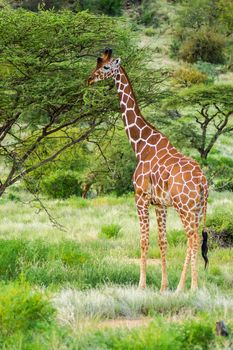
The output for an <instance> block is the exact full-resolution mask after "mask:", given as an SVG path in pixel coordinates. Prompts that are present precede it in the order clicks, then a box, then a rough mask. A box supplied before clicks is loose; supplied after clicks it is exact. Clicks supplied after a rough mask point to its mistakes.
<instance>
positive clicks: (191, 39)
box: [178, 28, 225, 64]
mask: <svg viewBox="0 0 233 350" xmlns="http://www.w3.org/2000/svg"><path fill="white" fill-rule="evenodd" d="M224 47H225V40H224V37H223V36H222V35H221V34H218V33H216V32H214V31H213V29H211V28H201V29H199V30H198V31H195V32H192V34H191V35H190V36H188V37H187V38H186V39H185V40H184V42H183V43H182V44H181V47H180V49H179V53H178V56H179V58H181V59H183V60H184V61H186V62H189V63H194V62H197V61H200V60H202V61H205V62H210V63H215V64H222V63H224V61H225V58H224Z"/></svg>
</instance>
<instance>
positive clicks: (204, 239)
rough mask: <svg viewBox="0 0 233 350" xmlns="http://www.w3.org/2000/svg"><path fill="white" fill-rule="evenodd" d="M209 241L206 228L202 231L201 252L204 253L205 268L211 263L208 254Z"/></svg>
mask: <svg viewBox="0 0 233 350" xmlns="http://www.w3.org/2000/svg"><path fill="white" fill-rule="evenodd" d="M207 241H208V233H207V231H206V230H203V231H202V245H201V254H202V257H203V259H204V260H205V269H206V268H207V265H208V263H209V259H208V256H207V253H208V244H207Z"/></svg>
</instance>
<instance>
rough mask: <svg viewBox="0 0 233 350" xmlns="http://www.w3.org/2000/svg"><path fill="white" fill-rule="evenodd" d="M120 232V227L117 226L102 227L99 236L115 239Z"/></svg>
mask: <svg viewBox="0 0 233 350" xmlns="http://www.w3.org/2000/svg"><path fill="white" fill-rule="evenodd" d="M120 230H121V226H120V225H118V224H110V225H103V226H102V227H101V232H100V234H99V236H100V237H103V238H117V237H118V236H119V232H120Z"/></svg>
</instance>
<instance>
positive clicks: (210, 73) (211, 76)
mask: <svg viewBox="0 0 233 350" xmlns="http://www.w3.org/2000/svg"><path fill="white" fill-rule="evenodd" d="M195 68H196V69H197V70H198V71H199V72H201V73H203V74H205V75H207V77H208V82H210V83H213V82H214V80H215V78H216V77H217V75H218V72H217V69H216V66H215V65H213V64H212V63H209V62H203V61H197V63H196V64H195Z"/></svg>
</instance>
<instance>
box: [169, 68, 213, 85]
mask: <svg viewBox="0 0 233 350" xmlns="http://www.w3.org/2000/svg"><path fill="white" fill-rule="evenodd" d="M173 78H174V80H175V82H176V83H178V84H179V85H181V86H185V87H187V86H191V85H193V84H201V83H204V82H206V81H207V80H208V76H207V75H206V74H204V73H202V72H200V71H198V70H197V69H194V68H191V67H181V68H179V69H177V70H176V71H175V72H174V73H173Z"/></svg>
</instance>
